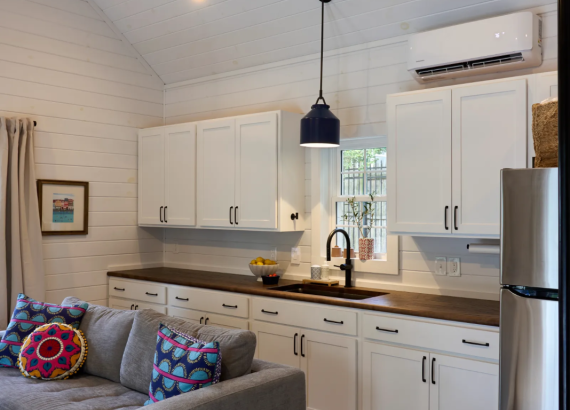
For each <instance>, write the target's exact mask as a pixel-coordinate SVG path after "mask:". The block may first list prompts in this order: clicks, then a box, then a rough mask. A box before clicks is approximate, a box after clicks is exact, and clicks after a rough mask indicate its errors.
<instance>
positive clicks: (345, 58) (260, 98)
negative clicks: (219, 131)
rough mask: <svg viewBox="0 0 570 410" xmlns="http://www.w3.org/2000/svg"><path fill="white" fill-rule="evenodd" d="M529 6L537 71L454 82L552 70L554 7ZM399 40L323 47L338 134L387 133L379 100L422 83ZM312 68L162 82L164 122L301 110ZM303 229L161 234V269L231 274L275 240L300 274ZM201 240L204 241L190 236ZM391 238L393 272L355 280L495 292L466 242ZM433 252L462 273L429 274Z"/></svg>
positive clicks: (278, 67)
mask: <svg viewBox="0 0 570 410" xmlns="http://www.w3.org/2000/svg"><path fill="white" fill-rule="evenodd" d="M533 11H535V12H537V13H538V14H540V15H542V17H543V19H544V42H543V44H544V63H543V64H542V66H541V67H539V68H536V69H532V70H522V71H513V72H509V73H503V74H501V75H500V76H499V75H487V76H483V77H471V78H468V79H463V80H461V82H474V81H482V80H488V79H494V78H501V77H510V76H518V75H524V74H530V73H538V72H546V71H554V70H556V69H557V37H556V35H557V34H556V33H557V13H556V5H555V4H551V5H547V6H542V7H539V8H536V9H533ZM406 46H407V37H405V36H404V37H396V38H392V39H389V40H382V41H376V42H372V43H365V44H361V45H358V46H353V47H350V48H345V49H340V50H336V51H333V52H329V53H327V57H326V63H325V76H326V78H325V84H324V89H325V92H326V94H325V97H326V100H327V102H328V103H329V104H330V105H331V106H332V109H333V110H334V112H335V114H336V115H337V116H338V117H339V118H340V120H341V124H342V135H343V138H354V137H361V136H373V135H386V131H387V130H386V118H385V112H386V96H387V95H388V94H391V93H398V92H404V91H411V90H417V89H420V88H422V86H421V85H420V84H418V83H417V82H415V81H414V80H413V79H412V77H411V76H410V75H409V74H408V72H407V71H406ZM318 64H319V61H318V55H311V56H308V57H303V58H297V59H291V60H286V61H283V62H281V63H274V64H270V65H265V66H260V67H256V68H252V69H248V70H241V71H236V72H234V73H227V74H221V75H216V76H211V77H207V78H203V79H200V80H194V81H189V82H185V83H179V84H174V85H169V86H167V90H166V93H165V117H166V122H167V123H168V124H176V123H182V122H188V121H197V120H205V119H212V118H219V117H224V116H232V115H241V114H249V113H255V112H261V111H269V110H279V109H281V110H286V111H292V112H299V113H301V112H306V111H307V110H308V109H309V107H310V106H311V105H312V104H313V103H314V101H315V99H316V96H317V90H318V73H319V65H318ZM455 82H457V83H459V82H460V81H447V82H442V83H434V84H431V85H430V87H438V86H443V85H449V84H453V83H455ZM307 168H310V167H307ZM306 178H307V180H310V178H311V176H310V171H307V176H306ZM306 182H307V181H306ZM306 186H307V207H306V209H308V210H309V209H310V206H309V205H310V197H311V192H310V183H307V184H306ZM309 220H310V219H309ZM310 234H311V232H310V231H307V232H306V233H305V234H304V235H303V236H302V237H300V238H296V237H294V238H291V239H288V238H287V237H282V236H280V235H275V234H265V233H248V234H247V235H244V234H241V233H239V234H238V233H237V232H231V233H228V232H225V231H207V232H206V231H203V232H200V231H172V230H169V231H167V232H166V238H167V239H166V241H167V244H168V245H167V248H166V254H165V261H166V263H167V264H169V265H176V266H200V267H202V268H204V267H206V268H207V267H210V268H211V270H218V268H219V267H220V268H221V267H224V268H227V269H229V268H232V267H245V269H243V268H239V270H240V271H246V272H247V267H246V264H247V262H248V261H249V260H250V259H251V257H253V256H257V254H262V256H265V254H266V252H267V251H268V250H269V249H270V248H272V247H273V246H278V247H279V249H280V250H281V252H280V254H279V255H280V257H279V259H280V263H286V261H287V260H289V259H290V256H289V251H290V249H289V248H290V246H292V245H297V244H300V245H302V247H303V248H302V254H303V258H304V259H303V260H304V263H303V264H302V265H301V266H300V267H288V268H289V269H288V272H287V273H288V274H303V275H306V276H308V275H309V265H310ZM202 238H206V239H207V242H203V241H201V243H198V242H196V241H197V239H202ZM283 238H287V239H283ZM283 242H284V243H283ZM400 242H401V246H400V275H398V276H388V275H378V274H357V278H358V279H359V281H360V282H359V283H361V284H362V285H368V286H382V287H385V288H392V289H408V290H414V291H425V292H431V293H442V294H456V295H462V296H476V297H489V298H496V297H497V295H498V289H499V281H498V273H499V270H498V268H499V258H498V256H496V255H495V256H493V255H490V256H489V255H487V256H486V255H479V256H476V255H470V254H468V253H467V250H466V245H467V243H469V242H474V241H472V240H471V241H468V240H461V239H434V238H410V237H403V238H401V240H400ZM176 244H179V245H176ZM176 252H178V253H176ZM436 256H447V257H451V256H459V257H461V259H462V266H461V269H462V276H461V277H460V278H450V277H442V276H436V275H434V273H433V270H434V269H433V267H434V263H433V262H434V261H435V257H436ZM236 273H238V272H236Z"/></svg>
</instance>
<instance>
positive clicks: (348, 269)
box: [327, 229, 352, 288]
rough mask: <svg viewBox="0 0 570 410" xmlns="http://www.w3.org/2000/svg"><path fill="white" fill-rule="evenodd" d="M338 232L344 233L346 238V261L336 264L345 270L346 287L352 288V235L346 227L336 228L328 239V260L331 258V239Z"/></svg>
mask: <svg viewBox="0 0 570 410" xmlns="http://www.w3.org/2000/svg"><path fill="white" fill-rule="evenodd" d="M337 233H342V234H343V235H344V237H345V238H346V263H345V264H344V265H340V266H338V265H334V266H336V267H337V268H340V270H343V271H345V275H346V276H345V280H344V287H345V288H351V287H352V263H351V261H350V236H348V233H347V232H346V231H345V230H344V229H335V230H334V231H332V232H331V233H330V235H329V239H327V261H330V260H331V241H332V238H333V237H334V236H335V234H337Z"/></svg>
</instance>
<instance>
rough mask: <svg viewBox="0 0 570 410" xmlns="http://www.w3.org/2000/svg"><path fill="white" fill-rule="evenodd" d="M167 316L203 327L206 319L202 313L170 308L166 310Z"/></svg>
mask: <svg viewBox="0 0 570 410" xmlns="http://www.w3.org/2000/svg"><path fill="white" fill-rule="evenodd" d="M168 314H169V316H172V317H177V318H180V319H184V320H187V321H188V322H192V323H196V324H198V325H203V324H204V320H205V319H206V314H205V313H204V312H200V311H198V310H190V309H180V308H177V307H172V306H170V307H169V308H168Z"/></svg>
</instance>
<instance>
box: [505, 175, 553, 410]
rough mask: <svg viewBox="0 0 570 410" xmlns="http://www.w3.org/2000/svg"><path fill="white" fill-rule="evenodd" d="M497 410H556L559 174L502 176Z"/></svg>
mask: <svg viewBox="0 0 570 410" xmlns="http://www.w3.org/2000/svg"><path fill="white" fill-rule="evenodd" d="M500 333H501V356H500V406H499V408H500V410H556V409H558V169H557V168H544V169H504V170H503V171H502V173H501V328H500Z"/></svg>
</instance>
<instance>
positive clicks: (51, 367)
mask: <svg viewBox="0 0 570 410" xmlns="http://www.w3.org/2000/svg"><path fill="white" fill-rule="evenodd" d="M85 359H87V341H86V340H85V336H84V335H83V332H81V331H80V330H75V329H74V328H73V327H71V326H70V325H66V324H61V323H52V324H47V325H44V326H40V327H38V328H37V329H36V330H35V331H34V332H33V333H31V334H30V335H29V336H28V337H27V338H26V339H25V340H24V344H23V345H22V348H21V349H20V356H19V360H18V366H19V368H20V372H22V374H23V375H24V376H26V377H30V378H32V379H42V380H62V379H67V378H68V377H69V376H71V375H73V374H75V373H77V371H79V369H80V368H81V366H83V363H85Z"/></svg>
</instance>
